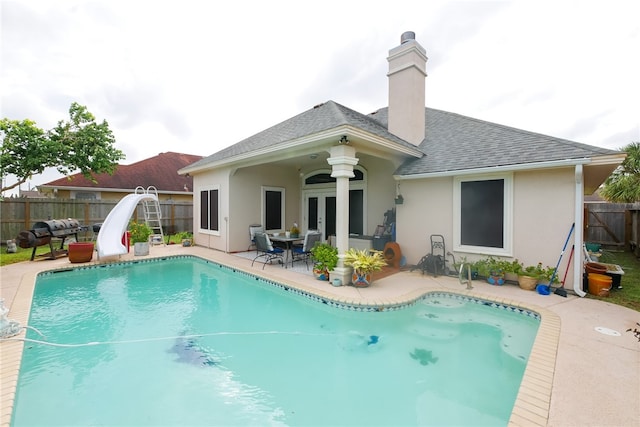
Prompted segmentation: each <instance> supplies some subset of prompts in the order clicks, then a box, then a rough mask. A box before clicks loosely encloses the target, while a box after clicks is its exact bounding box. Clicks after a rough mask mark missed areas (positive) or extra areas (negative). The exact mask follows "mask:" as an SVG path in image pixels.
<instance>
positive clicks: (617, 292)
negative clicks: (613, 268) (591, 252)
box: [588, 251, 640, 311]
mask: <svg viewBox="0 0 640 427" xmlns="http://www.w3.org/2000/svg"><path fill="white" fill-rule="evenodd" d="M600 261H601V262H604V263H608V264H618V265H619V266H620V267H622V269H623V270H624V275H623V276H622V281H621V282H620V284H621V285H622V289H613V290H612V291H611V292H610V294H609V296H608V297H597V296H594V295H591V294H588V295H589V298H596V299H601V300H604V301H608V302H610V303H613V304H618V305H622V306H625V307H629V308H632V309H634V310H636V311H640V259H638V258H636V257H635V256H634V255H633V254H632V253H631V252H609V251H606V252H604V253H603V254H602V257H601V258H600Z"/></svg>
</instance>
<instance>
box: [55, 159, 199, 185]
mask: <svg viewBox="0 0 640 427" xmlns="http://www.w3.org/2000/svg"><path fill="white" fill-rule="evenodd" d="M200 159H202V156H195V155H192V154H182V153H174V152H167V153H160V154H158V155H157V156H154V157H150V158H148V159H144V160H141V161H139V162H136V163H132V164H130V165H118V166H117V167H116V170H115V172H114V173H113V175H109V174H106V173H103V174H96V175H95V179H96V180H97V181H98V182H97V183H95V184H94V183H93V182H91V181H90V180H88V179H87V178H85V177H84V176H83V175H82V174H80V173H77V174H74V175H71V176H69V177H68V178H67V177H64V178H60V179H56V180H54V181H51V182H48V183H46V184H44V185H43V186H44V187H91V188H113V189H135V188H136V187H137V186H142V187H144V188H147V187H149V186H154V187H156V188H157V189H158V191H160V192H163V191H185V190H184V186H185V185H186V186H187V188H188V189H189V191H192V190H193V178H192V177H187V176H180V175H178V173H177V172H178V170H179V169H182V168H183V167H185V166H188V165H190V164H192V163H193V162H196V161H198V160H200Z"/></svg>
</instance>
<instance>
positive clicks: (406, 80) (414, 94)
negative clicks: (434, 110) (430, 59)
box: [387, 31, 427, 145]
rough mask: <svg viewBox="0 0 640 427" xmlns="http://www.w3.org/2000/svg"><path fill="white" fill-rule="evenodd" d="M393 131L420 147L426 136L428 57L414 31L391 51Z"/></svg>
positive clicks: (408, 33)
mask: <svg viewBox="0 0 640 427" xmlns="http://www.w3.org/2000/svg"><path fill="white" fill-rule="evenodd" d="M387 61H389V73H387V77H389V132H391V133H393V134H394V135H397V136H399V137H400V138H402V139H404V140H406V141H408V142H411V143H412V144H415V145H420V143H421V142H422V140H423V139H424V137H425V129H424V128H425V113H424V111H425V77H426V76H427V71H426V65H427V54H426V51H425V50H424V48H423V47H422V46H420V44H419V43H418V42H417V41H416V35H415V33H414V32H413V31H407V32H405V33H403V34H402V36H401V37H400V46H398V47H395V48H393V49H391V50H390V51H389V57H388V58H387Z"/></svg>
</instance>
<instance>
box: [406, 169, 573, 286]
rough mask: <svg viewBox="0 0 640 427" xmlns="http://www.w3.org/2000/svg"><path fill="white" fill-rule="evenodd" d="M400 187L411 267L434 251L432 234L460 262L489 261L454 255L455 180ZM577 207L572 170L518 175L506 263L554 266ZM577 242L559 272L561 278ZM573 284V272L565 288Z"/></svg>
mask: <svg viewBox="0 0 640 427" xmlns="http://www.w3.org/2000/svg"><path fill="white" fill-rule="evenodd" d="M400 186H401V187H400V188H401V193H402V195H403V196H404V204H402V205H399V206H398V207H397V220H398V224H397V242H398V243H399V245H400V248H401V251H402V254H403V255H404V256H406V259H407V263H408V264H415V263H417V262H418V261H419V260H420V258H421V257H422V256H423V255H426V254H427V253H430V252H431V246H430V239H429V237H430V235H431V234H441V235H443V236H444V239H445V246H446V249H447V251H450V252H452V253H453V254H454V255H455V257H456V259H457V260H459V259H460V257H462V256H465V257H467V259H468V260H470V261H473V260H476V259H479V258H484V257H485V255H482V254H470V253H462V252H456V251H454V244H453V238H454V220H453V218H454V215H453V206H454V203H453V186H454V178H453V177H443V178H432V179H428V180H426V179H422V180H407V181H402V182H401V184H400ZM574 206H575V182H574V170H573V168H564V169H551V170H546V171H534V172H517V173H514V175H513V251H512V253H513V256H512V257H505V258H506V259H508V260H512V259H514V258H517V259H518V260H520V261H521V262H524V263H525V264H536V263H538V262H542V263H543V265H548V266H552V267H555V266H556V263H557V261H558V257H559V256H560V252H561V251H562V247H563V245H564V242H565V240H566V238H567V234H568V233H569V230H570V228H571V223H566V222H567V220H566V218H573V217H574ZM572 243H573V242H572V241H570V242H569V245H568V247H567V251H566V252H565V256H564V257H563V260H562V263H561V266H560V268H559V271H560V273H561V274H562V275H564V272H565V271H566V268H567V267H566V264H567V261H568V258H569V252H570V249H571V245H572ZM450 259H451V258H449V260H450ZM571 271H572V270H571ZM561 279H562V277H561ZM572 283H573V282H572V273H571V272H570V273H569V275H568V276H567V284H566V285H565V286H572Z"/></svg>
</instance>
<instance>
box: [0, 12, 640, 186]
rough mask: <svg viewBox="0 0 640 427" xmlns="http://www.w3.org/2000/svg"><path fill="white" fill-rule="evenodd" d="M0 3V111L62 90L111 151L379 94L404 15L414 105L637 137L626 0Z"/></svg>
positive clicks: (235, 134)
mask: <svg viewBox="0 0 640 427" xmlns="http://www.w3.org/2000/svg"><path fill="white" fill-rule="evenodd" d="M0 5H1V8H0V19H1V21H0V23H1V27H0V117H3V118H4V117H6V118H9V119H14V120H23V119H27V118H28V119H31V120H34V121H35V122H36V125H37V126H38V127H40V128H42V129H45V130H48V129H51V128H53V127H54V126H55V125H56V123H57V122H58V121H60V120H68V118H69V113H68V111H69V106H70V105H71V103H72V102H78V103H79V104H81V105H84V106H86V107H87V109H88V110H89V111H90V112H91V113H93V114H94V115H95V116H96V120H97V121H98V122H102V121H103V120H106V121H107V122H108V123H109V127H110V129H111V130H112V131H113V134H114V136H115V138H116V148H118V149H120V150H122V151H123V152H124V153H125V155H126V159H125V160H124V161H122V162H121V163H123V164H131V163H134V162H137V161H140V160H143V159H145V158H149V157H152V156H155V155H157V154H159V153H162V152H167V151H174V152H181V153H187V154H195V155H202V156H208V155H210V154H213V153H215V152H217V151H218V150H220V149H222V148H225V147H228V146H230V145H232V144H234V143H236V142H239V141H241V140H243V139H244V138H247V137H249V136H251V135H253V134H255V133H257V132H260V131H261V130H263V129H266V128H268V127H271V126H273V125H275V124H277V123H280V122H281V121H284V120H286V119H288V118H290V117H292V116H294V115H296V114H299V113H301V112H303V111H306V110H308V109H310V108H312V107H313V106H314V105H316V104H319V103H322V102H326V101H328V100H333V101H335V102H338V103H340V104H342V105H345V106H347V107H349V108H352V109H354V110H356V111H359V112H361V113H363V114H369V113H371V112H373V111H375V110H377V109H379V108H381V107H385V106H387V104H388V103H387V97H388V82H387V77H386V73H387V71H388V63H387V56H388V53H389V50H390V49H392V48H394V47H396V46H398V45H399V44H400V36H401V34H402V33H403V32H405V31H413V32H415V34H416V40H417V41H418V42H419V43H420V44H421V45H422V46H423V47H424V48H425V49H426V52H427V56H428V57H429V60H428V62H427V73H428V77H427V80H426V105H427V107H431V108H436V109H440V110H445V111H449V112H453V113H458V114H463V115H466V116H470V117H474V118H477V119H482V120H487V121H491V122H495V123H500V124H503V125H507V126H513V127H516V128H520V129H524V130H529V131H534V132H538V133H542V134H546V135H551V136H555V137H560V138H566V139H569V140H573V141H577V142H581V143H585V144H589V145H595V146H599V147H605V148H611V149H619V148H621V147H624V146H625V145H627V144H629V143H630V142H634V141H640V102H639V100H640V20H639V19H638V17H639V16H640V2H639V1H637V0H602V1H595V0H583V1H570V0H555V1H551V0H537V1H536V0H520V1H517V0H512V1H507V0H503V1H480V0H466V1H461V0H456V1H452V0H429V1H425V0H418V1H402V0H399V1H396V2H392V1H384V2H383V1H379V0H368V1H367V0H365V1H361V0H340V1H334V0H325V1H323V2H306V1H302V0H298V1H282V0H270V1H258V0H245V1H242V2H231V1H225V2H223V1H204V0H200V1H196V0H180V1H177V0H173V1H163V0H155V1H142V0H127V1H122V0H92V1H91V0H90V1H71V0H42V1H35V0H34V1H32V0H19V1H9V0H0ZM60 176H61V175H59V174H58V173H57V172H56V171H55V170H47V171H46V172H45V173H44V174H42V175H38V176H34V177H33V179H32V180H30V181H29V182H28V183H27V184H23V186H22V190H28V189H29V188H33V187H35V186H37V185H39V184H44V183H46V182H49V181H51V180H54V179H57V178H59V177H60ZM13 182H15V180H13V181H11V178H9V179H7V184H11V183H13ZM9 194H11V192H9V193H5V195H9Z"/></svg>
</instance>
